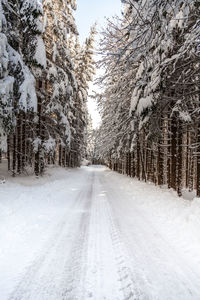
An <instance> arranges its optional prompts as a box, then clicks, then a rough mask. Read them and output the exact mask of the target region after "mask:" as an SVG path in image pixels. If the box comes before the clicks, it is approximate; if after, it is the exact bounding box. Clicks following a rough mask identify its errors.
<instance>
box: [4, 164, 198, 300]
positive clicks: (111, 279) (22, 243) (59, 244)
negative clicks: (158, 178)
mask: <svg viewBox="0 0 200 300" xmlns="http://www.w3.org/2000/svg"><path fill="white" fill-rule="evenodd" d="M2 169H3V168H2V165H1V168H0V170H2ZM0 177H6V182H5V184H2V185H0V244H1V249H0V270H1V271H0V299H1V300H6V299H20V300H23V299H30V300H46V299H48V300H59V299H69V300H74V299H78V300H79V299H80V300H84V299H87V300H88V299H94V300H102V299H107V300H125V299H131V300H133V299H162V300H165V299H166V300H170V299H174V300H177V299H181V300H189V299H199V298H200V236H199V231H200V220H199V215H200V200H199V199H193V200H184V199H183V198H178V197H177V196H176V193H175V192H173V191H169V190H167V189H164V188H158V187H155V186H153V185H152V184H148V183H144V182H139V181H137V180H135V179H130V178H128V177H126V176H124V175H120V174H117V173H114V172H112V171H110V170H109V169H107V168H105V167H98V166H89V167H82V168H80V169H73V170H72V169H61V168H57V167H51V168H49V169H48V171H47V173H46V175H45V176H44V177H42V178H41V179H39V180H38V179H36V178H35V177H32V176H30V177H24V176H22V177H18V178H15V179H14V178H11V177H9V176H8V175H7V174H6V172H5V171H4V172H3V171H2V172H1V174H0ZM186 194H187V193H185V195H186Z"/></svg>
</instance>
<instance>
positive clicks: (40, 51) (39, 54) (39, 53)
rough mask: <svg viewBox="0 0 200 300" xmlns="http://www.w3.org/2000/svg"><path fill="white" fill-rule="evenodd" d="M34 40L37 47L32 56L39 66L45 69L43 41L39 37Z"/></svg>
mask: <svg viewBox="0 0 200 300" xmlns="http://www.w3.org/2000/svg"><path fill="white" fill-rule="evenodd" d="M36 39H37V42H36V45H37V47H36V52H35V54H34V59H35V60H36V62H37V63H38V64H39V65H40V66H42V67H44V68H46V49H45V45H44V41H43V39H42V37H41V36H37V37H36Z"/></svg>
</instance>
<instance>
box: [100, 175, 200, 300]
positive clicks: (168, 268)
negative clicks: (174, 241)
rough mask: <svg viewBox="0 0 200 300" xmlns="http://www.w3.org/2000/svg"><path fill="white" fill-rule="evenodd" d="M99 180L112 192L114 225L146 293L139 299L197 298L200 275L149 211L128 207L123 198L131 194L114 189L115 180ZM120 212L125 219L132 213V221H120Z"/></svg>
mask: <svg viewBox="0 0 200 300" xmlns="http://www.w3.org/2000/svg"><path fill="white" fill-rule="evenodd" d="M101 182H102V184H105V187H106V188H107V190H108V195H112V196H111V197H110V201H109V202H110V206H112V205H113V207H114V210H113V211H114V215H116V217H118V220H116V225H117V227H118V228H119V232H122V233H123V234H121V237H122V241H123V244H124V245H125V246H126V252H127V253H128V256H129V261H130V266H131V270H132V274H134V270H135V271H136V272H135V275H134V277H135V279H136V281H135V282H137V285H138V287H140V289H141V290H143V291H144V293H145V294H144V295H143V296H142V295H141V299H153V300H159V299H167V300H168V299H186V298H185V295H187V300H189V299H200V292H199V288H200V278H198V277H196V274H195V273H194V270H191V268H190V265H188V264H187V262H186V261H185V260H184V257H182V253H180V254H178V253H177V252H176V251H175V249H174V248H173V246H172V245H171V244H170V241H167V240H166V239H165V237H164V236H163V235H162V234H161V233H160V231H159V228H156V226H155V224H152V221H151V219H150V218H149V216H150V215H146V214H143V211H142V210H141V209H140V208H139V207H137V206H134V210H132V211H129V210H128V211H127V207H126V204H125V202H126V201H130V195H129V197H128V198H127V195H126V193H125V192H123V194H122V192H121V191H120V190H119V189H115V188H114V186H115V182H112V183H111V184H108V180H107V179H105V178H103V177H102V178H101ZM133 194H134V193H133ZM132 201H133V200H132ZM128 207H130V208H131V207H132V208H133V203H128ZM120 216H122V217H123V218H124V217H125V216H126V218H127V219H128V218H130V216H131V219H132V220H133V219H134V222H131V224H129V221H127V222H125V219H122V221H123V222H121V223H120V224H119V221H120ZM126 223H127V224H128V227H127V224H126ZM130 225H131V226H130ZM172 274H173V276H172ZM174 274H176V275H174ZM198 282H199V283H198ZM196 283H198V284H196ZM182 297H184V298H182ZM139 299H140V298H139Z"/></svg>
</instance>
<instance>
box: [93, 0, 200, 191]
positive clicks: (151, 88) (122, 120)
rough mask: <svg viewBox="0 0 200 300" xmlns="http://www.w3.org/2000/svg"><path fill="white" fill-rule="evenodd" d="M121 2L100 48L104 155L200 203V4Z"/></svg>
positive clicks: (121, 168)
mask: <svg viewBox="0 0 200 300" xmlns="http://www.w3.org/2000/svg"><path fill="white" fill-rule="evenodd" d="M123 2H124V3H125V6H124V14H123V19H122V20H118V22H110V23H109V26H108V28H107V30H106V31H105V32H104V33H103V39H102V44H101V47H102V53H103V54H104V57H103V59H102V61H101V65H103V66H104V67H105V69H106V74H105V76H104V77H103V78H101V79H100V83H101V84H103V85H104V86H105V89H104V93H103V94H102V95H100V96H99V106H100V110H101V115H102V119H103V122H102V126H101V128H100V136H99V142H98V144H99V146H98V147H99V150H98V151H99V154H101V156H104V157H106V158H107V162H108V164H109V165H110V167H112V168H113V169H115V170H118V171H119V172H122V173H126V174H128V175H130V176H133V177H134V176H136V177H138V178H139V179H141V180H145V181H147V180H149V181H152V182H154V183H155V184H158V185H163V184H165V185H167V186H168V187H169V188H171V187H172V188H174V189H175V190H176V191H177V192H178V194H179V196H181V193H182V189H183V188H188V189H190V190H192V189H196V190H197V195H198V196H200V183H199V180H200V151H199V150H200V140H199V138H200V131H199V126H200V122H199V121H200V120H199V118H200V117H199V107H200V99H199V89H200V82H199V78H200V73H199V63H200V55H199V54H200V52H199V38H200V26H199V25H200V24H199V13H200V6H199V2H198V1H189V0H188V1H181V0H170V1H163V0H159V1H140V0H139V1H134V0H129V1H123ZM113 112H114V116H113Z"/></svg>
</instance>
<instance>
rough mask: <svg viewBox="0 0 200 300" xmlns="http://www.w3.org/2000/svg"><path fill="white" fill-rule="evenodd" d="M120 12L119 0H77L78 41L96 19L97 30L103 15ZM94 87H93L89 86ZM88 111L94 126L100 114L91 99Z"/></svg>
mask: <svg viewBox="0 0 200 300" xmlns="http://www.w3.org/2000/svg"><path fill="white" fill-rule="evenodd" d="M120 12H121V0H77V11H76V13H75V18H76V24H77V26H78V31H79V35H80V41H81V42H83V41H84V40H85V39H86V37H87V36H88V34H89V31H90V27H91V26H92V25H93V24H94V23H95V22H96V21H97V23H98V30H100V29H101V28H102V27H103V26H104V24H105V22H106V20H105V17H112V16H113V15H116V14H117V15H119V14H120ZM91 88H92V89H95V87H91ZM88 107H89V112H90V114H91V116H92V119H93V125H94V127H97V126H98V124H99V122H100V116H99V114H98V112H97V109H96V103H95V101H94V100H93V99H89V101H88Z"/></svg>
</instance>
